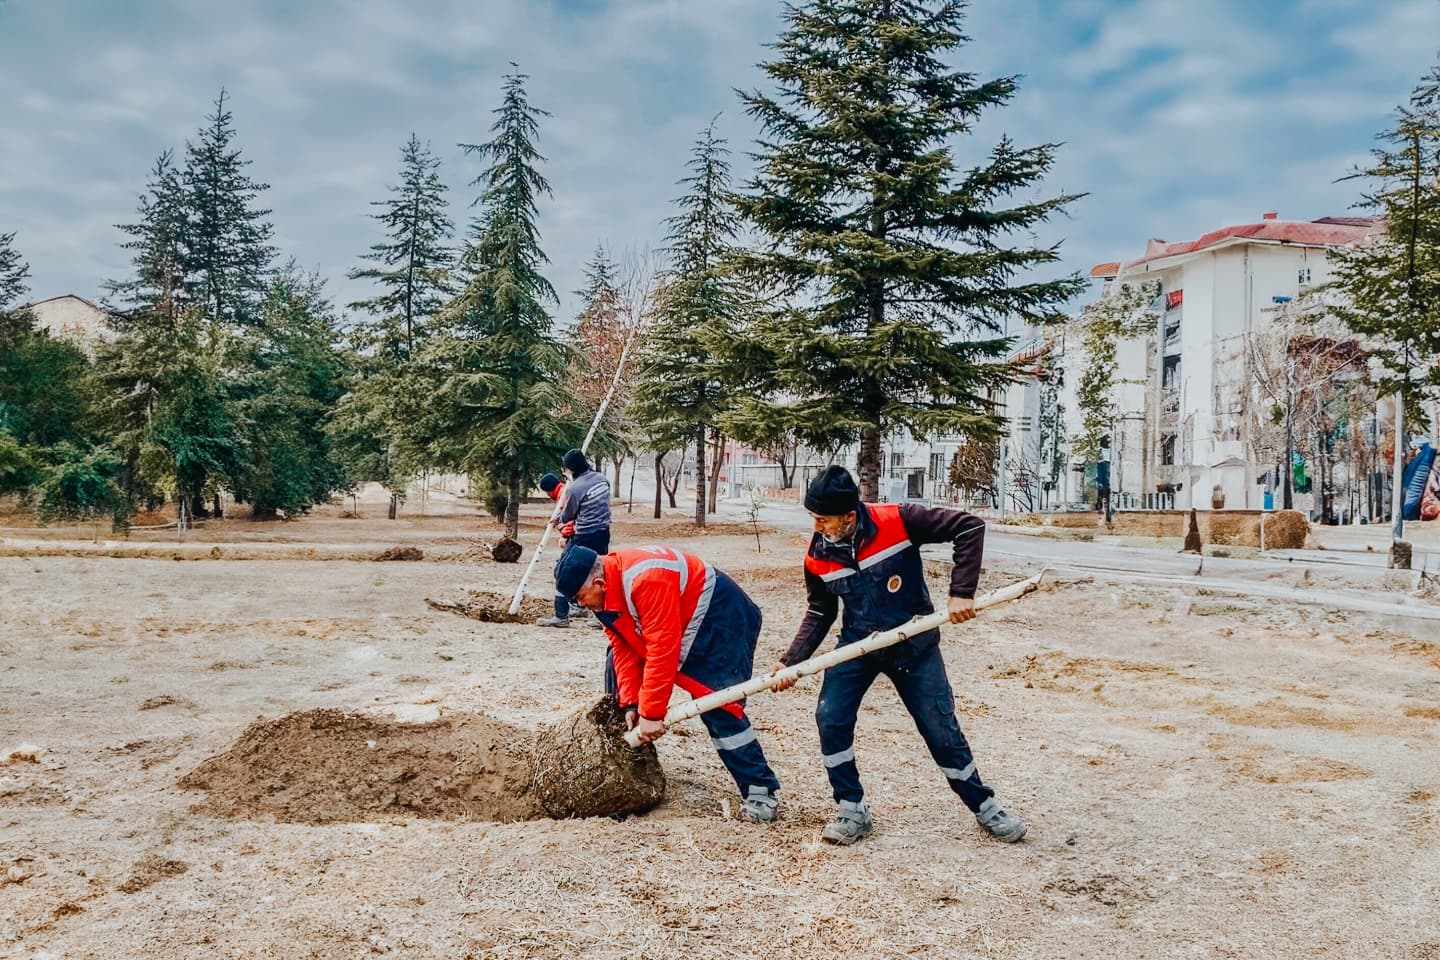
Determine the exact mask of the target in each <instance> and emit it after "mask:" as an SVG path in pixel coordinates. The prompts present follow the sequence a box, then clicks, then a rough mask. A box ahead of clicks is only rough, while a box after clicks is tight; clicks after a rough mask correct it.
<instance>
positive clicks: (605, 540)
mask: <svg viewBox="0 0 1440 960" xmlns="http://www.w3.org/2000/svg"><path fill="white" fill-rule="evenodd" d="M563 463H564V464H565V469H566V470H567V471H569V473H570V482H569V483H561V482H560V481H559V478H558V477H554V475H553V474H546V475H545V476H546V477H553V478H554V480H555V481H556V483H557V484H558V485H559V489H560V490H562V491H563V494H552V496H554V497H555V499H556V500H557V501H558V502H559V504H560V508H559V511H558V512H557V513H556V516H555V518H554V519H553V520H552V521H551V526H553V527H554V528H555V529H556V530H558V531H559V532H560V535H561V536H563V537H564V538H565V546H564V547H563V548H562V549H561V553H560V555H561V557H562V558H563V557H564V555H565V551H566V550H569V549H570V548H571V547H589V548H590V549H591V550H594V551H595V552H596V553H598V554H602V555H603V554H606V553H609V552H610V481H609V480H606V479H605V475H604V474H602V473H601V472H600V471H598V470H596V469H594V468H593V467H591V465H590V461H589V460H588V459H586V457H585V454H584V453H582V452H581V451H580V450H571V451H569V452H568V453H566V454H565V459H564V460H563ZM544 482H546V481H544V480H543V479H542V483H544ZM541 489H544V488H543V487H542V488H541ZM546 492H547V493H549V491H546ZM556 563H557V564H558V563H559V561H558V560H557V561H556ZM581 612H582V613H583V612H584V611H581ZM591 622H592V623H593V622H595V621H591ZM536 623H537V624H538V625H539V626H542V627H568V626H570V602H569V600H567V599H566V598H565V597H564V596H562V595H561V594H560V592H559V591H558V590H557V591H556V593H555V615H554V616H553V617H542V618H541V619H540V620H537V621H536ZM611 672H612V671H611V668H610V666H609V664H608V661H607V666H606V675H607V676H609V674H610V673H611ZM607 684H608V681H607Z"/></svg>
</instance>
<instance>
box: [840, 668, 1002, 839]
mask: <svg viewBox="0 0 1440 960" xmlns="http://www.w3.org/2000/svg"><path fill="white" fill-rule="evenodd" d="M904 647H905V645H903V644H902V645H901V647H899V648H890V649H888V650H879V651H876V652H875V653H871V654H867V655H866V656H863V657H860V658H859V659H858V660H851V661H849V662H847V663H842V664H838V665H837V666H834V667H831V668H830V669H829V670H827V671H826V672H825V680H824V682H823V683H822V684H821V686H820V702H819V704H818V705H817V706H816V708H815V721H816V723H817V724H818V725H819V727H820V752H821V754H822V756H821V760H822V762H823V763H824V764H825V772H826V774H828V775H829V777H830V787H831V789H832V790H833V791H834V794H835V799H836V800H837V801H838V800H849V801H852V802H855V803H859V802H860V801H861V800H862V799H863V798H864V796H865V789H864V787H862V786H861V785H860V771H859V770H858V769H857V768H856V766H855V717H856V714H857V713H858V712H859V710H860V701H861V700H862V699H864V697H865V692H866V691H867V690H869V689H870V685H871V684H873V683H874V682H875V678H876V677H878V676H880V674H882V673H883V674H885V675H886V676H887V677H889V678H890V682H891V683H893V684H894V685H895V690H896V691H897V692H898V693H899V694H900V699H901V701H902V702H904V704H905V709H907V710H909V711H910V716H911V717H913V718H914V720H915V727H916V728H917V729H918V730H919V731H920V736H921V737H923V738H924V740H925V745H926V746H927V747H929V748H930V756H932V757H933V758H934V759H935V763H936V764H938V765H939V767H940V772H941V773H943V774H944V775H945V779H946V781H947V782H948V783H949V784H950V789H952V790H954V791H955V792H956V793H957V794H959V796H960V799H961V801H962V802H964V804H965V806H967V807H969V808H970V809H971V810H972V811H973V810H978V809H979V808H980V804H982V803H984V802H985V801H986V800H987V799H989V798H990V797H993V796H994V795H995V791H994V790H992V789H990V788H989V787H987V786H986V785H985V784H984V783H982V782H981V780H980V773H979V771H978V770H977V769H976V767H975V758H974V757H973V756H971V754H970V744H969V743H968V742H967V741H966V740H965V734H964V733H962V732H961V731H960V723H959V721H958V720H956V719H955V697H954V694H953V693H952V692H951V690H950V678H949V677H948V676H946V674H945V661H944V660H943V659H941V656H940V648H939V647H938V646H935V645H932V646H930V648H929V649H928V650H924V651H918V652H917V651H913V650H905V649H904Z"/></svg>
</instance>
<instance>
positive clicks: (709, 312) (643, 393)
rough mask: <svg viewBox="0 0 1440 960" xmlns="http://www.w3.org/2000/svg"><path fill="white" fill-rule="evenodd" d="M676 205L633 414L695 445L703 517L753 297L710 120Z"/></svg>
mask: <svg viewBox="0 0 1440 960" xmlns="http://www.w3.org/2000/svg"><path fill="white" fill-rule="evenodd" d="M688 169H689V171H690V174H689V176H687V177H685V178H683V179H682V180H681V181H680V183H681V185H682V186H683V187H684V193H683V194H682V195H681V196H680V197H679V198H678V199H677V200H676V201H675V204H676V206H677V207H678V208H679V212H678V213H677V214H675V215H674V216H673V217H670V218H669V219H668V220H667V221H666V224H667V226H668V227H669V233H668V235H667V243H668V246H667V248H666V251H665V252H666V254H667V255H668V257H669V261H670V263H669V266H668V269H667V270H666V272H665V274H664V278H663V279H664V286H663V287H662V289H661V293H660V296H659V298H658V302H657V309H656V311H655V322H654V324H653V325H652V327H651V329H650V331H649V333H648V335H647V337H646V343H645V349H644V351H643V353H642V355H641V360H640V366H639V380H640V385H639V387H638V388H637V389H636V396H635V417H636V418H637V420H639V421H640V422H642V423H644V424H645V425H646V431H647V433H648V435H649V436H650V443H651V445H652V446H653V447H654V448H655V449H657V450H660V449H673V448H675V447H679V448H682V449H683V448H685V447H686V446H688V445H689V444H692V443H693V444H694V445H695V525H696V526H698V527H703V526H705V514H706V496H705V494H706V485H705V473H706V449H707V439H708V440H709V442H710V443H712V444H716V445H718V444H719V443H721V442H722V437H721V435H720V421H721V419H722V417H724V416H725V414H727V413H728V412H730V411H731V410H732V409H733V407H734V402H733V397H734V393H733V391H732V390H731V389H730V386H731V380H730V377H731V372H732V368H731V367H730V366H729V365H728V363H729V359H730V358H731V357H732V350H733V346H734V342H735V340H736V337H737V331H738V329H739V327H740V326H741V325H742V323H743V322H744V315H745V313H746V311H747V309H748V308H749V306H750V301H749V298H748V297H747V294H746V290H745V288H744V286H743V285H742V284H741V283H740V281H739V280H738V278H737V277H736V275H735V274H734V272H733V271H732V269H731V263H730V261H731V258H732V254H733V248H734V243H735V234H736V232H737V231H738V229H739V226H740V219H739V215H738V214H737V213H736V211H735V208H734V206H733V204H732V201H731V194H730V162H729V150H728V149H727V147H726V143H725V140H724V139H723V138H721V137H719V136H717V135H716V133H715V125H714V123H713V122H712V123H711V124H710V126H708V127H706V128H705V131H704V132H703V133H702V134H701V135H700V138H699V140H697V141H696V144H695V146H694V147H693V148H692V150H691V153H690V162H689V164H688Z"/></svg>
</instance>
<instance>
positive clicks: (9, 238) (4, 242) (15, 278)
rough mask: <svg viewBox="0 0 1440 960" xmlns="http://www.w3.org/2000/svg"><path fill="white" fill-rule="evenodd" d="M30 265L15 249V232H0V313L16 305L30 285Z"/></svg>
mask: <svg viewBox="0 0 1440 960" xmlns="http://www.w3.org/2000/svg"><path fill="white" fill-rule="evenodd" d="M29 276H30V265H29V264H28V263H26V262H25V259H24V258H23V257H21V256H20V251H19V250H16V249H15V234H14V233H0V314H3V313H7V312H9V311H10V310H11V309H13V308H15V307H18V306H19V303H20V301H21V300H22V299H23V298H24V296H25V294H26V293H28V292H29V290H30V287H29V286H28V285H27V284H26V282H25V281H26V280H27V279H28V278H29Z"/></svg>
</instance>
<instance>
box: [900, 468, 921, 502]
mask: <svg viewBox="0 0 1440 960" xmlns="http://www.w3.org/2000/svg"><path fill="white" fill-rule="evenodd" d="M905 496H906V498H907V499H910V500H919V499H920V498H921V497H923V496H925V473H924V471H922V470H911V471H910V473H909V474H907V475H906V477H905Z"/></svg>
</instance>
